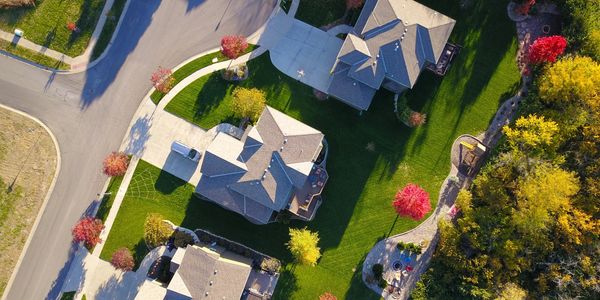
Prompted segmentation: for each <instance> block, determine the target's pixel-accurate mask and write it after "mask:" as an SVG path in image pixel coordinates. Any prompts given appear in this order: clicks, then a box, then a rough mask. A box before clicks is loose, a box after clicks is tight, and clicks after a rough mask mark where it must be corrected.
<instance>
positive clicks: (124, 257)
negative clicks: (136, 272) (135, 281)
mask: <svg viewBox="0 0 600 300" xmlns="http://www.w3.org/2000/svg"><path fill="white" fill-rule="evenodd" d="M110 263H111V264H112V265H113V267H115V268H117V269H121V270H123V271H131V270H133V266H134V262H133V256H132V255H131V251H129V249H127V248H125V247H123V248H119V249H118V250H117V251H115V252H114V253H113V255H112V258H111V259H110Z"/></svg>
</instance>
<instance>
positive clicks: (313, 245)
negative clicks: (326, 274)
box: [287, 228, 321, 266]
mask: <svg viewBox="0 0 600 300" xmlns="http://www.w3.org/2000/svg"><path fill="white" fill-rule="evenodd" d="M318 243H319V234H318V233H316V232H311V231H310V230H308V229H306V228H303V229H294V228H290V241H289V242H288V243H287V247H288V249H289V250H290V252H291V253H292V256H294V259H296V261H297V262H298V263H300V264H302V265H307V266H315V265H317V261H318V260H319V258H320V257H321V252H320V251H321V249H320V248H319V247H318V246H317V244H318Z"/></svg>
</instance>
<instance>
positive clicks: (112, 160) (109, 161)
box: [102, 152, 129, 176]
mask: <svg viewBox="0 0 600 300" xmlns="http://www.w3.org/2000/svg"><path fill="white" fill-rule="evenodd" d="M102 165H103V172H104V174H106V175H107V176H123V175H125V172H127V168H128V167H129V157H128V156H127V154H125V153H123V152H113V153H111V154H109V155H108V156H107V157H106V158H105V159H104V162H102Z"/></svg>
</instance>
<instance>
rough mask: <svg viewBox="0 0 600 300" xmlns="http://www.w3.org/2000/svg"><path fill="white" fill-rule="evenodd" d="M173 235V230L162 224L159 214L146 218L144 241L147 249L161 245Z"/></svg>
mask: <svg viewBox="0 0 600 300" xmlns="http://www.w3.org/2000/svg"><path fill="white" fill-rule="evenodd" d="M172 234H173V228H171V226H169V224H167V223H165V222H164V217H163V216H162V215H161V214H157V213H151V214H149V215H148V216H147V217H146V222H145V224H144V240H145V241H146V244H148V246H149V247H152V248H155V247H158V246H160V245H163V244H164V243H166V242H167V241H168V240H169V237H171V235H172Z"/></svg>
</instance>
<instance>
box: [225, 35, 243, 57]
mask: <svg viewBox="0 0 600 300" xmlns="http://www.w3.org/2000/svg"><path fill="white" fill-rule="evenodd" d="M246 49H248V42H247V41H246V38H245V37H244V36H242V35H226V36H224V37H223V38H222V39H221V53H223V55H225V57H227V58H229V59H236V58H238V57H240V55H242V54H243V53H244V51H246Z"/></svg>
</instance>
